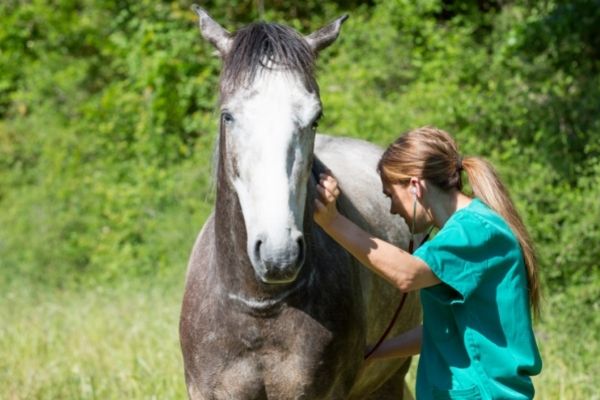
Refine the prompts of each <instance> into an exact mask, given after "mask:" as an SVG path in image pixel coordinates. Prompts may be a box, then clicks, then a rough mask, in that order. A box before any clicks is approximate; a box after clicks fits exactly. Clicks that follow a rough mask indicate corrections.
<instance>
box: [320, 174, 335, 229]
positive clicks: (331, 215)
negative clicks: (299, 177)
mask: <svg viewBox="0 0 600 400" xmlns="http://www.w3.org/2000/svg"><path fill="white" fill-rule="evenodd" d="M317 194H318V196H317V198H315V210H314V214H313V217H314V219H315V221H316V222H317V224H319V225H321V227H324V228H325V227H327V226H328V225H330V224H331V223H332V222H333V221H334V220H335V218H336V217H337V215H338V211H337V207H336V200H337V198H338V196H339V195H340V188H339V187H338V183H337V181H336V180H335V178H334V177H333V175H332V174H331V171H329V170H327V171H326V172H325V173H321V174H319V183H317Z"/></svg>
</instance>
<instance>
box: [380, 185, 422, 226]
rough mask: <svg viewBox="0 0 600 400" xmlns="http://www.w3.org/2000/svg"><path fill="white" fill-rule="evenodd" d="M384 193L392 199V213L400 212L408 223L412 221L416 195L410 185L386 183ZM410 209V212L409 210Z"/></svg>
mask: <svg viewBox="0 0 600 400" xmlns="http://www.w3.org/2000/svg"><path fill="white" fill-rule="evenodd" d="M383 194H385V195H386V196H387V197H388V198H389V199H390V201H391V206H390V213H392V214H398V215H400V216H401V217H402V218H404V220H405V221H406V222H408V223H411V222H412V211H410V210H412V207H413V206H412V203H413V201H414V195H413V194H412V193H411V192H410V185H408V184H401V183H391V184H390V183H384V184H383ZM409 211H410V212H409Z"/></svg>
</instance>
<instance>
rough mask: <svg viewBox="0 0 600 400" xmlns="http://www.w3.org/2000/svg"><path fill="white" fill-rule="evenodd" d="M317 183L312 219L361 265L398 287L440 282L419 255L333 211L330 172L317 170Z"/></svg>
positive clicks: (334, 190)
mask: <svg viewBox="0 0 600 400" xmlns="http://www.w3.org/2000/svg"><path fill="white" fill-rule="evenodd" d="M321 177H322V179H321V181H320V183H319V185H317V191H318V193H319V197H320V198H319V199H315V214H314V218H315V221H316V222H317V223H318V224H319V225H320V226H321V228H322V229H323V230H324V231H325V232H327V234H328V235H330V236H331V237H332V238H333V239H335V240H336V241H337V242H338V243H339V244H340V245H341V246H342V247H344V248H345V249H346V250H348V251H349V252H350V253H351V254H352V255H353V256H354V257H355V258H357V259H358V260H359V261H360V262H361V263H362V264H363V265H365V266H367V267H368V268H369V269H371V270H372V271H373V272H375V273H377V274H378V275H380V276H381V277H383V278H384V279H386V280H388V281H389V282H391V283H392V284H393V285H394V286H396V287H397V288H398V289H400V290H402V291H405V292H407V291H411V290H416V289H420V288H424V287H428V286H433V285H436V284H438V283H440V280H439V279H438V278H437V277H436V276H435V274H434V273H433V272H432V271H431V269H430V268H429V267H428V266H427V264H425V263H424V262H423V261H422V260H421V259H420V258H417V257H413V256H412V255H410V254H409V253H408V252H406V251H404V250H402V249H401V248H399V247H396V246H394V245H393V244H391V243H388V242H386V241H384V240H381V239H379V238H376V237H374V236H373V235H371V234H369V233H368V232H365V231H364V230H362V229H361V228H360V227H359V226H357V225H356V224H354V223H353V222H352V221H350V220H349V219H348V218H346V217H345V216H343V215H342V214H340V213H338V212H337V208H336V198H337V196H339V193H340V191H339V188H338V187H337V182H336V181H335V179H333V177H332V176H330V175H327V174H321Z"/></svg>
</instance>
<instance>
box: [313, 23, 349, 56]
mask: <svg viewBox="0 0 600 400" xmlns="http://www.w3.org/2000/svg"><path fill="white" fill-rule="evenodd" d="M347 19H348V15H347V14H345V15H342V16H341V17H339V18H338V19H336V20H335V21H333V22H332V23H330V24H329V25H327V26H324V27H323V28H321V29H319V30H318V31H315V32H313V33H311V34H310V35H308V36H305V37H304V38H305V39H306V41H307V42H308V44H309V45H310V47H311V49H312V50H313V51H314V52H315V53H318V52H319V51H321V50H323V49H324V48H326V47H327V46H329V45H330V44H331V43H333V42H335V39H337V37H338V35H339V34H340V30H341V29H342V24H343V23H344V21H346V20H347Z"/></svg>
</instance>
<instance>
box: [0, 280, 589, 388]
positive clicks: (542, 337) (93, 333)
mask: <svg viewBox="0 0 600 400" xmlns="http://www.w3.org/2000/svg"><path fill="white" fill-rule="evenodd" d="M590 290H595V291H597V290H598V289H597V288H594V287H592V288H591V289H590ZM576 293H579V294H581V293H580V292H578V291H576V290H575V289H574V290H573V291H568V292H565V293H562V294H560V295H554V296H553V297H552V298H550V299H549V300H548V301H547V303H546V307H547V308H546V312H545V316H546V317H545V318H544V320H543V321H542V322H541V323H539V324H538V325H537V326H536V331H537V335H538V340H539V345H540V349H541V351H542V357H543V359H544V369H543V372H542V374H541V375H540V376H539V377H536V378H535V380H534V382H535V385H536V390H537V393H538V396H537V398H540V399H560V400H564V399H567V400H568V399H596V400H597V399H600V394H599V393H600V392H599V391H598V389H597V386H595V385H594V379H595V378H596V377H598V376H600V370H599V365H600V364H599V363H598V361H597V360H598V357H599V356H600V346H599V341H598V332H600V313H599V312H598V311H599V310H598V309H597V304H596V305H595V306H594V304H593V303H592V305H591V306H589V305H585V304H576V303H575V301H574V300H573V298H578V297H573V296H574V295H575V294H576ZM181 294H182V285H180V284H165V283H160V282H147V283H146V284H135V285H126V284H119V285H118V286H116V287H111V288H103V287H101V288H96V289H92V290H85V291H84V290H81V289H80V290H72V289H71V290H67V291H61V290H58V289H50V288H45V287H41V288H40V287H26V286H25V285H23V286H15V285H13V286H11V287H9V288H5V290H3V294H2V298H1V300H0V321H2V322H1V325H0V398H1V399H7V400H17V399H184V398H186V394H185V384H184V380H183V367H182V362H181V356H180V350H179V342H178V336H177V322H178V316H179V306H180V299H181ZM594 307H595V308H594ZM415 370H416V362H415V363H413V367H412V369H411V372H410V375H409V382H412V384H414V372H415Z"/></svg>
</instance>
